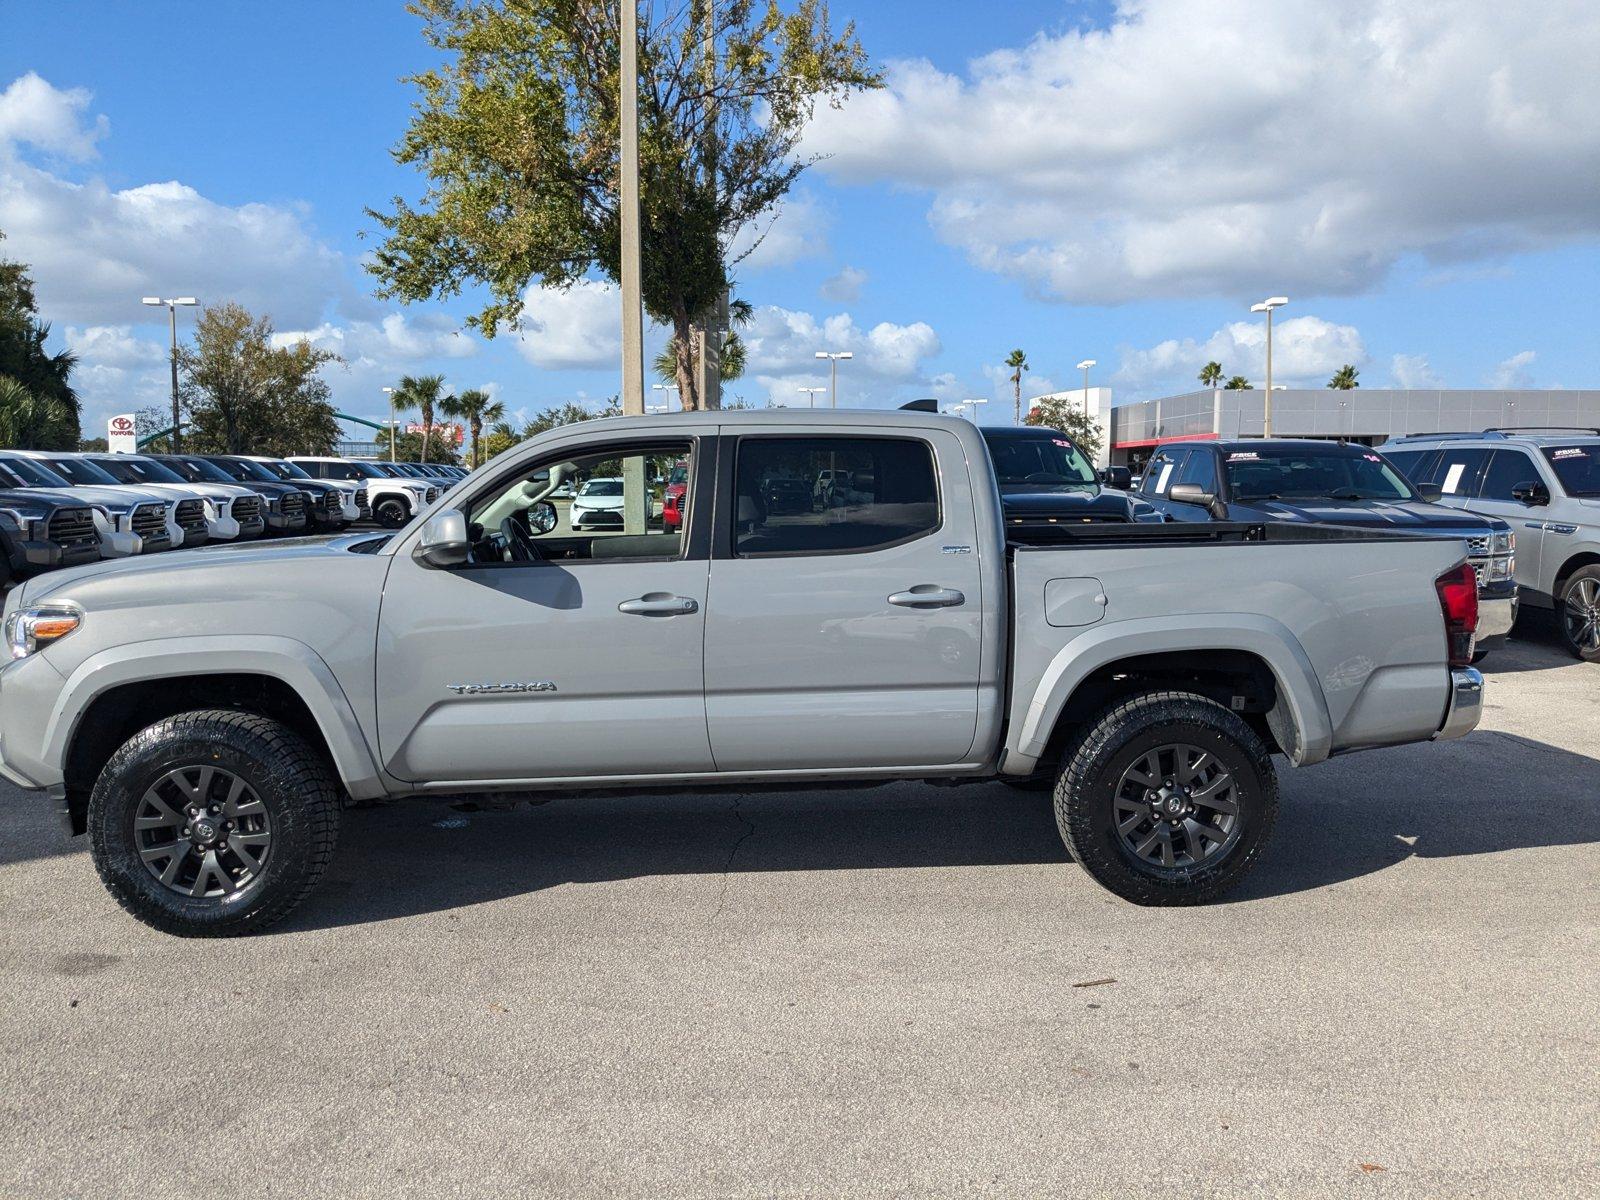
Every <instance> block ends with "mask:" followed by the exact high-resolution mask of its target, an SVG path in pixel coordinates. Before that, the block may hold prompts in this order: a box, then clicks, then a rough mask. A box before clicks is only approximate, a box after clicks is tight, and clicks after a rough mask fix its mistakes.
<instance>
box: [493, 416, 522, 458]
mask: <svg viewBox="0 0 1600 1200" xmlns="http://www.w3.org/2000/svg"><path fill="white" fill-rule="evenodd" d="M521 440H522V438H521V437H520V436H519V435H518V433H517V431H516V430H515V429H513V428H511V426H510V425H509V424H508V423H507V422H505V421H496V422H495V423H494V424H493V425H491V426H489V431H488V432H487V433H486V434H484V435H483V461H484V462H488V461H489V460H490V459H491V458H494V457H495V456H496V455H498V454H504V453H505V452H506V451H507V450H509V449H511V447H513V446H515V445H516V444H517V443H518V442H520V441H521Z"/></svg>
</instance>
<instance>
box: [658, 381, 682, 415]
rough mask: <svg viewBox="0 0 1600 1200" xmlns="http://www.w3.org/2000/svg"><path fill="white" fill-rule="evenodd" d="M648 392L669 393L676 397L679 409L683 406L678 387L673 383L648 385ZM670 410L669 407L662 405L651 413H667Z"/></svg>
mask: <svg viewBox="0 0 1600 1200" xmlns="http://www.w3.org/2000/svg"><path fill="white" fill-rule="evenodd" d="M650 390H651V391H652V392H671V393H672V394H673V395H674V396H677V397H678V406H679V407H680V408H681V407H682V406H683V394H682V393H681V392H680V391H679V390H678V385H677V384H675V383H652V384H651V385H650ZM670 408H671V405H669V404H663V405H660V406H659V407H657V408H654V409H652V410H651V411H653V412H667V411H669V410H670Z"/></svg>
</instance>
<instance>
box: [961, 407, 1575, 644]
mask: <svg viewBox="0 0 1600 1200" xmlns="http://www.w3.org/2000/svg"><path fill="white" fill-rule="evenodd" d="M984 435H985V438H986V440H987V442H988V444H989V451H990V455H991V457H992V458H993V459H994V462H995V468H996V478H997V481H998V483H999V486H1000V491H1001V493H1002V498H1003V500H1004V501H1005V509H1006V520H1007V522H1008V523H1009V524H1011V525H1013V526H1028V527H1030V528H1032V529H1034V530H1038V529H1039V528H1047V527H1048V526H1050V525H1052V524H1060V525H1065V526H1071V525H1075V524H1081V523H1084V522H1101V521H1113V522H1117V521H1134V522H1161V523H1173V522H1177V523H1186V524H1192V525H1204V524H1206V523H1218V522H1226V523H1230V524H1239V523H1249V524H1258V523H1259V524H1265V523H1271V524H1274V525H1293V526H1296V527H1305V526H1329V527H1333V526H1337V527H1341V528H1357V529H1361V528H1366V529H1383V530H1402V531H1404V530H1409V531H1412V532H1415V533H1419V534H1429V535H1434V536H1437V535H1439V534H1445V535H1448V536H1457V537H1460V538H1462V539H1463V540H1464V541H1465V542H1466V543H1467V547H1468V551H1469V561H1470V562H1471V564H1472V567H1473V570H1474V571H1475V573H1476V575H1477V582H1478V612H1479V621H1478V638H1477V657H1478V658H1479V659H1481V658H1482V657H1483V656H1484V655H1485V654H1487V653H1489V652H1490V651H1492V650H1494V649H1496V648H1497V647H1499V646H1501V645H1503V644H1504V642H1505V640H1506V638H1507V636H1508V635H1509V634H1510V632H1511V628H1512V626H1513V625H1514V624H1515V622H1516V620H1517V617H1518V615H1519V612H1520V611H1521V609H1522V608H1523V607H1524V606H1525V605H1526V606H1528V607H1534V608H1545V609H1552V610H1554V612H1555V614H1556V617H1557V625H1558V628H1559V629H1560V632H1561V634H1562V637H1563V638H1564V639H1565V641H1566V644H1567V647H1568V649H1570V650H1571V651H1572V653H1573V654H1574V655H1576V656H1577V657H1579V658H1583V659H1586V660H1588V661H1591V662H1596V661H1600V430H1596V429H1570V430H1569V429H1490V430H1485V431H1483V432H1481V433H1436V434H1427V435H1417V436H1413V437H1403V438H1396V439H1393V440H1392V441H1390V442H1387V443H1385V444H1384V446H1383V447H1382V449H1381V450H1379V449H1374V448H1372V447H1369V446H1365V445H1359V444H1353V443H1350V444H1347V443H1343V442H1327V441H1315V440H1300V439H1290V438H1273V439H1261V438H1252V439H1244V440H1237V441H1225V440H1221V439H1213V438H1203V439H1202V438H1195V439H1189V440H1175V441H1172V442H1168V443H1166V444H1164V445H1162V446H1161V447H1159V448H1158V449H1157V450H1156V452H1155V453H1154V454H1153V455H1152V456H1151V458H1150V461H1149V462H1148V463H1147V464H1146V466H1145V468H1144V471H1143V474H1142V476H1141V477H1139V478H1138V479H1136V480H1135V479H1132V478H1130V477H1129V476H1128V475H1127V474H1126V471H1125V469H1124V468H1119V467H1113V468H1110V469H1109V471H1102V472H1098V473H1097V472H1095V471H1094V470H1093V469H1092V468H1091V467H1090V466H1089V463H1088V460H1087V459H1086V458H1085V457H1084V456H1083V455H1082V454H1081V453H1080V452H1079V450H1078V448H1077V447H1076V446H1075V445H1074V444H1073V443H1072V440H1071V439H1070V438H1069V437H1067V436H1066V435H1065V434H1063V433H1060V432H1058V431H1056V430H1049V429H1030V428H1025V429H986V430H985V431H984Z"/></svg>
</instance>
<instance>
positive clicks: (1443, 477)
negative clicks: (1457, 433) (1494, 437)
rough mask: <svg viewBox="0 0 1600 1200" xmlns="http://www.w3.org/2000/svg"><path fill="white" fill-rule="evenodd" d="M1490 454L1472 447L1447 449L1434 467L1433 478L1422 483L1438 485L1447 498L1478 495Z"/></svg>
mask: <svg viewBox="0 0 1600 1200" xmlns="http://www.w3.org/2000/svg"><path fill="white" fill-rule="evenodd" d="M1488 462H1489V452H1488V451H1487V450H1476V449H1472V448H1470V447H1466V446H1461V447H1447V448H1446V449H1445V450H1443V451H1442V452H1441V453H1440V455H1439V461H1438V462H1437V463H1435V464H1434V465H1433V469H1432V472H1431V475H1432V478H1430V479H1427V480H1423V481H1421V482H1425V483H1432V484H1437V485H1438V487H1439V490H1440V491H1441V492H1443V493H1444V494H1445V495H1446V496H1455V497H1457V498H1467V497H1472V496H1476V495H1477V494H1478V484H1479V483H1480V482H1481V481H1482V479H1483V469H1484V467H1485V466H1487V465H1488Z"/></svg>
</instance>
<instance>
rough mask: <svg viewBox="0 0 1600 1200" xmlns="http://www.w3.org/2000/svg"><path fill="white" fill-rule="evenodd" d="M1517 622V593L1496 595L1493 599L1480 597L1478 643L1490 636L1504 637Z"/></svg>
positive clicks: (1480, 643)
mask: <svg viewBox="0 0 1600 1200" xmlns="http://www.w3.org/2000/svg"><path fill="white" fill-rule="evenodd" d="M1516 623H1517V593H1516V592H1515V591H1513V592H1512V593H1511V595H1509V596H1496V597H1495V598H1494V599H1492V600H1488V599H1485V598H1484V597H1482V596H1479V597H1478V644H1479V645H1480V646H1481V645H1482V644H1483V643H1484V642H1486V641H1488V640H1489V639H1490V638H1503V637H1505V635H1506V634H1508V633H1510V632H1511V627H1512V626H1513V625H1515V624H1516Z"/></svg>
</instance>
